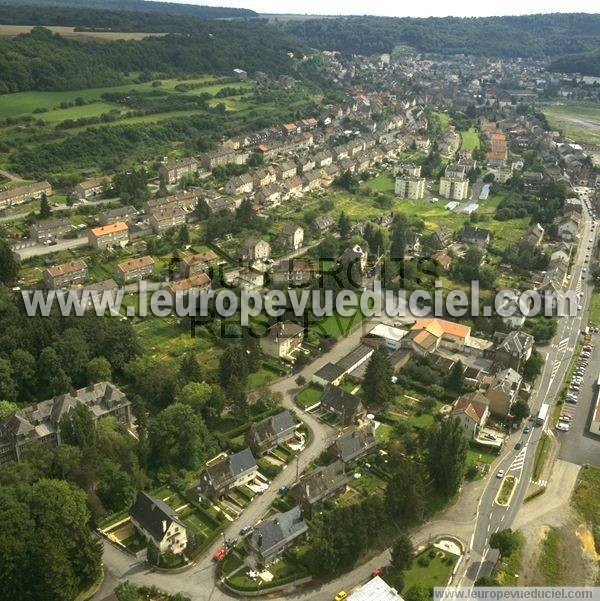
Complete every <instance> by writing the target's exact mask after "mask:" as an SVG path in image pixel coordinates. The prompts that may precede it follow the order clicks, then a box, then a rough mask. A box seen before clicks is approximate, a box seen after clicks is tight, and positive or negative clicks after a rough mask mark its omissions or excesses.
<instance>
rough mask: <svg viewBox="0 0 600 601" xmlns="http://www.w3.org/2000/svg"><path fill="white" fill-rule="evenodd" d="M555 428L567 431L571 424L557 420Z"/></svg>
mask: <svg viewBox="0 0 600 601" xmlns="http://www.w3.org/2000/svg"><path fill="white" fill-rule="evenodd" d="M556 429H557V430H558V431H559V432H568V431H569V430H570V429H571V426H569V424H566V423H564V422H558V424H556Z"/></svg>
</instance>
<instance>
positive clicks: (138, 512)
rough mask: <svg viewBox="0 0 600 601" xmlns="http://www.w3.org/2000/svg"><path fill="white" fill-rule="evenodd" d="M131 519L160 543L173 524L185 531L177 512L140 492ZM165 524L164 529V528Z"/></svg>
mask: <svg viewBox="0 0 600 601" xmlns="http://www.w3.org/2000/svg"><path fill="white" fill-rule="evenodd" d="M130 515H131V517H132V518H133V519H134V520H135V521H136V522H137V523H138V524H139V525H140V526H141V527H142V528H143V529H144V530H145V531H146V532H149V533H150V534H151V535H152V537H153V538H154V539H155V540H157V541H160V540H162V539H163V536H164V535H165V532H166V531H167V530H168V529H169V527H170V526H171V524H172V523H173V522H175V523H177V524H179V525H180V526H181V527H182V528H184V529H185V525H184V523H183V522H182V521H181V520H180V519H179V517H178V516H177V514H176V513H175V510H174V509H172V508H171V507H170V506H169V505H167V504H166V503H165V502H164V501H161V500H160V499H156V498H155V497H151V496H150V495H149V494H148V493H147V492H144V491H139V492H138V494H137V496H136V498H135V501H134V503H133V505H132V506H131V511H130ZM163 522H164V526H165V527H164V528H163Z"/></svg>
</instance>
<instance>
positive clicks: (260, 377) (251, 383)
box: [248, 363, 284, 388]
mask: <svg viewBox="0 0 600 601" xmlns="http://www.w3.org/2000/svg"><path fill="white" fill-rule="evenodd" d="M282 375H284V371H283V370H278V369H277V368H276V367H275V366H273V365H269V364H268V363H263V364H262V366H261V368H260V369H259V370H258V371H256V372H254V373H251V374H249V376H248V387H249V388H262V387H263V386H267V385H268V384H270V383H271V382H273V381H274V380H276V379H277V378H280V377H281V376H282Z"/></svg>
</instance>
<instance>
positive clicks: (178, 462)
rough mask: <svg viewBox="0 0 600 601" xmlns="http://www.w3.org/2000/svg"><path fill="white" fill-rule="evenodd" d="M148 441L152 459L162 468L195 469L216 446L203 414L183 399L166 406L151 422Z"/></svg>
mask: <svg viewBox="0 0 600 601" xmlns="http://www.w3.org/2000/svg"><path fill="white" fill-rule="evenodd" d="M148 443H149V445H150V458H151V461H152V462H153V463H154V464H155V465H156V466H157V467H161V468H174V469H194V468H195V467H197V465H198V463H199V461H200V459H201V458H202V457H203V456H204V455H205V454H206V453H207V452H208V451H209V450H210V449H212V437H211V436H210V435H209V433H208V430H207V429H206V426H205V425H204V422H203V420H202V418H200V417H198V416H197V415H196V414H195V413H194V410H193V409H192V408H191V407H190V406H189V405H183V404H182V403H174V404H173V405H170V406H169V407H167V408H166V409H163V410H162V411H161V412H160V413H159V414H158V415H157V416H156V417H155V418H154V419H153V420H152V421H151V422H150V431H149V434H148Z"/></svg>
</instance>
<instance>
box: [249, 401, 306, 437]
mask: <svg viewBox="0 0 600 601" xmlns="http://www.w3.org/2000/svg"><path fill="white" fill-rule="evenodd" d="M295 427H296V422H295V421H294V418H293V417H292V414H291V413H290V412H289V411H288V410H287V409H286V410H285V411H282V412H281V413H278V414H277V415H272V416H271V417H267V418H266V419H263V420H262V421H260V422H258V423H256V424H252V426H251V427H250V432H249V435H250V437H251V438H252V439H253V440H254V442H256V443H258V444H260V443H262V442H264V441H268V440H270V439H272V438H276V437H277V436H280V435H281V434H283V433H284V432H288V431H290V430H293V429H294V428H295Z"/></svg>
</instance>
